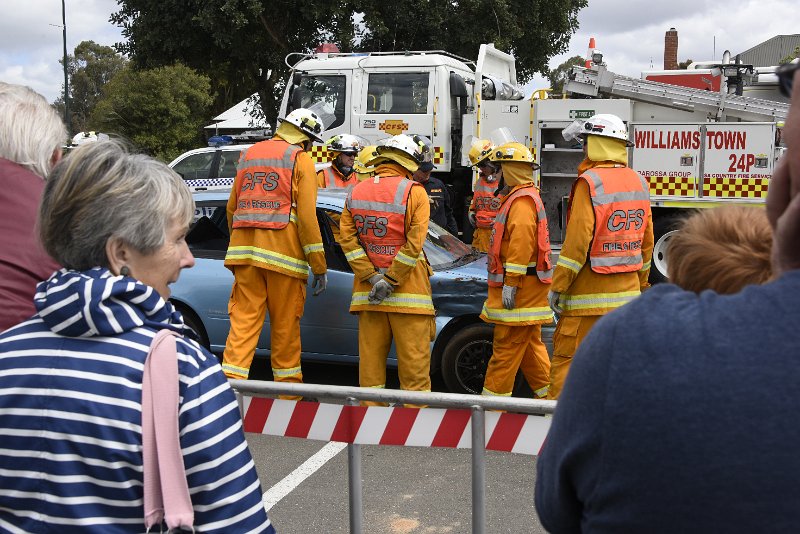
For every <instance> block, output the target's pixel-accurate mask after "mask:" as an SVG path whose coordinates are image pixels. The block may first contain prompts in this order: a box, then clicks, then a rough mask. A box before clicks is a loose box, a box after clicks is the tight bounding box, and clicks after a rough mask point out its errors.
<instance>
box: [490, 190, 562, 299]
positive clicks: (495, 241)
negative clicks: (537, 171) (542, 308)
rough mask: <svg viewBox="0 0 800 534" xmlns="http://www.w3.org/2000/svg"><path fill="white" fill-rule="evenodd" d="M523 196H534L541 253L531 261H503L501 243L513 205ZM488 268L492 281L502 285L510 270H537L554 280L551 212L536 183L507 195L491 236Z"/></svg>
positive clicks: (540, 275) (545, 279)
mask: <svg viewBox="0 0 800 534" xmlns="http://www.w3.org/2000/svg"><path fill="white" fill-rule="evenodd" d="M523 196H527V197H530V198H531V199H532V200H533V202H534V204H535V206H536V242H537V243H536V245H537V255H536V260H535V261H531V262H529V263H528V264H527V265H521V264H520V265H518V264H515V263H509V262H503V259H502V258H501V255H500V245H501V243H502V240H503V233H504V232H505V228H506V222H507V220H508V213H509V211H510V210H511V205H512V204H513V203H514V201H515V200H516V199H518V198H520V197H523ZM488 269H489V275H488V283H489V285H490V286H493V287H500V286H502V285H503V280H504V278H505V274H506V272H507V271H508V272H513V273H514V274H520V275H533V274H536V276H537V277H538V278H539V280H541V281H542V282H544V283H546V284H549V283H550V281H551V280H552V278H553V266H552V263H551V261H550V234H549V232H548V228H547V213H546V212H545V209H544V204H543V203H542V199H541V197H540V196H539V190H538V189H537V188H536V186H535V185H533V184H530V185H526V186H522V187H518V188H516V189H515V190H514V191H512V192H511V193H510V194H509V195H508V196H506V197H505V198H504V199H503V202H502V204H501V207H500V211H499V212H498V213H497V217H495V220H494V225H493V227H492V237H491V239H490V240H489V253H488Z"/></svg>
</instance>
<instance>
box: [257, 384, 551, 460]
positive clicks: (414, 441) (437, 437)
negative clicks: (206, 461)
mask: <svg viewBox="0 0 800 534" xmlns="http://www.w3.org/2000/svg"><path fill="white" fill-rule="evenodd" d="M243 401H244V431H245V432H253V433H256V434H267V435H270V436H286V437H292V438H305V439H317V440H322V441H341V442H345V443H358V444H360V445H402V446H412V447H449V448H458V449H469V448H471V446H472V423H471V411H470V410H466V409H443V408H424V409H419V408H385V407H380V406H377V407H374V406H370V407H365V406H342V405H340V404H324V403H317V402H302V401H301V402H296V401H286V400H277V399H265V398H259V397H243ZM485 421H486V448H487V449H489V450H494V451H504V452H515V453H519V454H533V455H536V454H539V451H540V449H541V448H542V445H543V444H544V440H545V437H547V431H548V430H549V429H550V422H551V418H550V417H542V416H538V415H525V414H516V413H500V412H486V414H485Z"/></svg>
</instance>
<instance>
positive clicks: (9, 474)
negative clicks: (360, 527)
mask: <svg viewBox="0 0 800 534" xmlns="http://www.w3.org/2000/svg"><path fill="white" fill-rule="evenodd" d="M34 300H35V304H36V309H37V310H38V313H37V314H36V315H34V316H33V317H32V318H31V319H29V320H28V321H25V322H23V323H21V324H19V325H17V326H15V327H13V328H11V329H10V330H7V331H5V332H3V333H2V334H0V531H2V532H15V533H16V532H51V531H52V532H78V531H79V532H97V533H99V532H102V533H110V532H113V533H128V532H144V531H145V528H144V512H143V503H142V435H141V396H142V370H143V368H144V361H145V358H146V356H147V351H148V349H149V346H150V342H151V340H152V339H153V337H154V335H155V333H156V332H157V331H158V330H160V329H163V328H169V329H171V330H175V331H177V332H179V333H184V330H185V329H186V327H185V326H184V323H183V319H182V317H181V315H180V313H178V312H177V311H176V310H175V308H174V307H173V306H172V305H171V304H170V303H168V302H165V301H164V300H163V299H162V298H161V297H160V296H159V295H158V293H157V292H156V291H155V290H154V289H152V288H150V287H148V286H146V285H144V284H142V283H140V282H137V281H135V280H133V279H131V278H126V277H119V276H113V275H112V274H111V273H110V272H109V271H108V270H106V269H99V268H98V269H92V270H89V271H84V272H76V271H68V270H66V269H62V270H61V271H58V272H56V273H55V274H54V275H53V276H52V277H51V278H50V279H49V280H46V281H44V282H41V283H40V284H39V286H38V287H37V293H36V296H35V297H34ZM0 305H1V304H0ZM177 346H178V373H179V375H180V386H179V392H180V398H181V401H180V408H179V422H180V441H181V448H182V450H183V458H184V464H185V467H186V474H187V478H188V482H189V492H190V494H191V497H192V503H193V505H194V514H195V516H194V517H195V523H194V524H195V532H219V533H222V532H224V533H239V532H274V528H273V527H272V525H271V524H270V521H269V519H268V518H267V514H266V512H265V510H264V505H263V504H262V496H261V495H262V494H261V487H260V484H259V480H258V476H257V474H256V469H255V465H254V464H253V459H252V457H251V455H250V451H249V450H248V448H247V442H246V441H245V438H244V433H243V431H242V421H241V417H240V415H239V409H238V406H237V403H236V400H235V397H234V395H233V392H232V390H231V388H230V386H229V385H228V382H227V380H226V378H225V376H224V375H223V373H222V369H221V368H220V365H219V363H218V361H217V359H216V358H215V357H214V356H213V355H211V354H209V353H208V352H206V351H205V350H204V349H203V348H201V347H200V346H199V345H198V344H197V343H196V342H194V341H192V340H190V339H188V338H186V337H184V338H179V339H178V340H177ZM165 531H166V527H165Z"/></svg>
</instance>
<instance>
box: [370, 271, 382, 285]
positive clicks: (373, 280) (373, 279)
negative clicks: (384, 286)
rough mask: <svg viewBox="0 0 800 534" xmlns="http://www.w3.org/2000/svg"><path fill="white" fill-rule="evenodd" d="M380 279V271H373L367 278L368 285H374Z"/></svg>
mask: <svg viewBox="0 0 800 534" xmlns="http://www.w3.org/2000/svg"><path fill="white" fill-rule="evenodd" d="M381 280H383V275H382V274H381V273H375V274H373V275H372V276H370V277H369V279H367V282H369V285H371V286H375V284H377V283H378V282H380V281H381Z"/></svg>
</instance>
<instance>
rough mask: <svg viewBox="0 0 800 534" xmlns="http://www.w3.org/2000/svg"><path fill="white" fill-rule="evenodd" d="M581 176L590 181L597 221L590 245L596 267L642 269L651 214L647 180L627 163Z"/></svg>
mask: <svg viewBox="0 0 800 534" xmlns="http://www.w3.org/2000/svg"><path fill="white" fill-rule="evenodd" d="M580 179H583V180H586V183H587V184H589V194H590V195H591V197H592V206H593V208H594V217H595V221H596V222H595V225H594V239H593V240H592V246H591V248H590V249H589V263H590V265H591V267H592V270H593V271H594V272H596V273H600V274H611V273H630V272H634V271H638V270H639V269H641V268H642V263H643V261H642V241H643V240H644V232H645V225H646V222H647V219H648V218H650V217H651V215H650V189H649V186H648V184H647V182H646V181H645V179H644V178H642V177H641V175H639V173H637V172H636V171H634V170H633V169H629V168H627V167H596V168H594V169H589V170H587V171H586V172H584V173H583V174H582V175H581V176H580ZM573 189H574V186H573ZM570 196H571V195H570ZM567 221H569V214H567ZM568 223H569V222H568Z"/></svg>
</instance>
